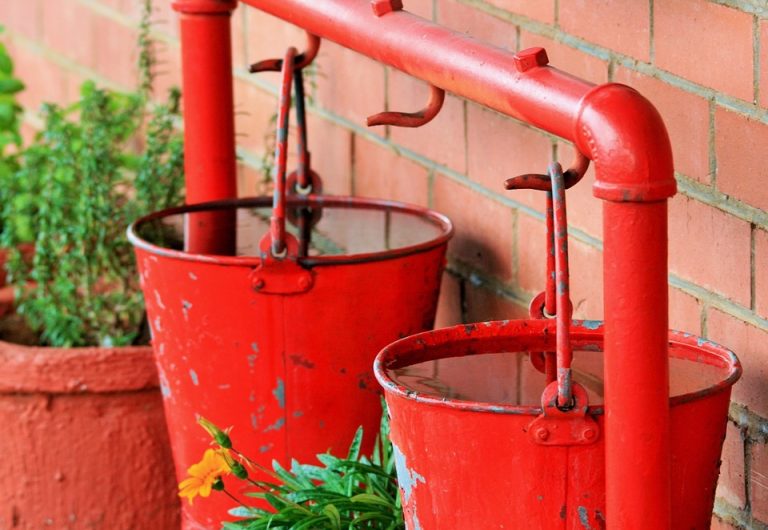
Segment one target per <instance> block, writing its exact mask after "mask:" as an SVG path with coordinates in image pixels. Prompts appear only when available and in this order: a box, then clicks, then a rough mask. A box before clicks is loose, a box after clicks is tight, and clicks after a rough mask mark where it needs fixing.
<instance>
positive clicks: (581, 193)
mask: <svg viewBox="0 0 768 530" xmlns="http://www.w3.org/2000/svg"><path fill="white" fill-rule="evenodd" d="M557 158H558V160H559V161H560V164H561V165H562V166H563V170H567V169H568V166H569V164H570V163H571V162H572V161H573V146H572V145H571V144H567V143H565V142H559V143H558V144H557ZM594 183H595V165H594V164H590V165H589V169H588V170H587V173H586V174H585V175H584V178H582V179H581V181H579V183H578V184H576V185H575V186H574V187H572V188H570V189H569V190H568V192H567V193H566V197H565V200H566V206H567V209H568V226H572V227H575V228H579V229H581V230H583V231H584V232H586V233H588V234H589V235H591V236H593V237H596V238H597V239H602V237H603V204H602V201H601V200H599V199H598V198H596V197H595V196H594V195H593V194H592V185H593V184H594ZM538 194H539V195H541V192H538ZM538 204H541V199H539V200H538Z"/></svg>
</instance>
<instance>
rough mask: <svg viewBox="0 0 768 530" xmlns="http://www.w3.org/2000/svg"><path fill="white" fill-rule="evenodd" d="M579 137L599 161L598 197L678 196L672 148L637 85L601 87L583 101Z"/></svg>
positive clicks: (584, 150)
mask: <svg viewBox="0 0 768 530" xmlns="http://www.w3.org/2000/svg"><path fill="white" fill-rule="evenodd" d="M575 129H576V130H575V131H574V139H575V140H576V145H577V147H578V148H579V150H580V151H581V152H582V153H585V154H586V155H587V156H588V157H589V158H590V159H591V160H592V162H593V163H594V164H595V169H596V175H597V182H595V185H594V188H593V191H594V195H595V197H598V198H600V199H604V200H607V201H615V202H652V201H659V200H663V199H667V198H669V197H671V196H673V195H674V194H675V192H676V191H677V185H676V183H675V176H674V169H673V164H672V149H671V147H670V143H669V136H668V135H667V130H666V127H665V126H664V122H663V121H662V119H661V116H660V115H659V113H658V111H657V110H656V108H655V107H654V106H653V105H652V104H651V103H650V102H649V101H648V100H647V99H645V98H644V97H643V96H642V95H640V93H639V92H637V91H636V90H635V89H633V88H630V87H628V86H625V85H621V84H618V83H610V84H606V85H600V86H597V87H595V88H593V89H592V90H590V91H589V92H587V94H586V95H585V96H584V97H583V98H582V99H581V102H580V106H579V110H578V112H577V115H576V123H575Z"/></svg>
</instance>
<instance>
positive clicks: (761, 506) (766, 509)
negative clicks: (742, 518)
mask: <svg viewBox="0 0 768 530" xmlns="http://www.w3.org/2000/svg"><path fill="white" fill-rule="evenodd" d="M751 464H752V465H751V466H750V469H749V484H750V506H752V515H753V517H755V519H759V520H760V521H768V445H766V443H765V442H763V443H758V442H753V443H752V462H751Z"/></svg>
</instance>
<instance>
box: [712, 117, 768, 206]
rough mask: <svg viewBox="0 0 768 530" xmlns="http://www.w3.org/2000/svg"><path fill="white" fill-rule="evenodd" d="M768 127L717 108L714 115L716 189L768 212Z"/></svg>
mask: <svg viewBox="0 0 768 530" xmlns="http://www.w3.org/2000/svg"><path fill="white" fill-rule="evenodd" d="M766 145H768V125H765V124H762V123H760V122H757V121H754V120H750V119H748V118H747V117H746V116H742V115H740V114H737V113H735V112H730V111H727V110H725V109H721V108H718V109H717V111H716V113H715V153H716V156H717V187H718V189H719V190H720V191H722V192H723V193H725V194H726V195H730V196H732V197H734V198H735V199H738V200H740V201H744V202H746V203H747V204H750V205H752V206H755V207H757V208H761V209H763V210H765V209H768V189H766V186H765V183H764V177H763V175H764V171H765V167H766V165H768V150H766V149H765V146H766Z"/></svg>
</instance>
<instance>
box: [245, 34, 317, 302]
mask: <svg viewBox="0 0 768 530" xmlns="http://www.w3.org/2000/svg"><path fill="white" fill-rule="evenodd" d="M296 53H297V52H296V48H293V47H291V48H288V50H287V51H286V52H285V58H284V59H283V61H282V70H281V72H282V76H281V80H280V102H279V108H278V112H277V141H276V146H275V168H276V171H275V189H274V193H273V196H272V215H271V217H270V220H269V232H268V233H267V234H265V235H264V237H263V238H262V239H261V241H260V243H259V250H260V252H261V264H260V265H259V266H257V267H256V268H254V269H253V272H252V273H251V285H252V287H253V289H254V290H255V291H257V292H260V293H264V294H291V293H301V292H305V291H307V290H309V289H310V288H311V287H312V285H313V283H314V282H313V278H314V277H313V275H312V271H310V270H308V269H305V268H303V267H301V266H300V265H299V264H298V262H297V260H296V258H297V257H298V256H299V242H298V241H297V239H296V238H295V237H294V236H293V235H291V234H289V233H287V232H286V230H285V210H286V178H285V173H286V165H287V159H288V123H289V117H290V111H291V84H292V82H293V76H294V60H295V58H296ZM305 245H306V244H305ZM305 245H302V246H305Z"/></svg>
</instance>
